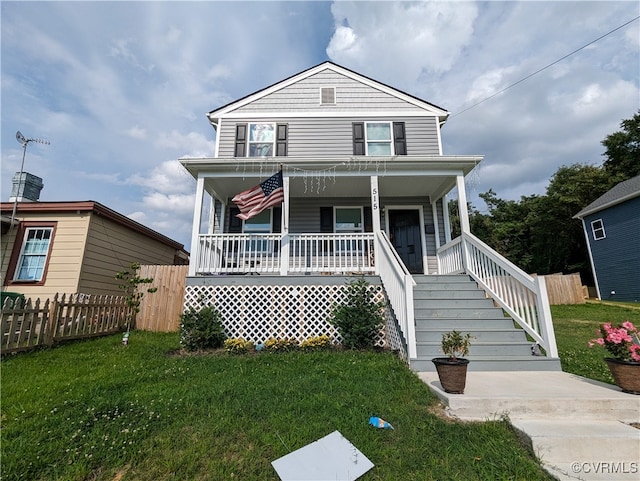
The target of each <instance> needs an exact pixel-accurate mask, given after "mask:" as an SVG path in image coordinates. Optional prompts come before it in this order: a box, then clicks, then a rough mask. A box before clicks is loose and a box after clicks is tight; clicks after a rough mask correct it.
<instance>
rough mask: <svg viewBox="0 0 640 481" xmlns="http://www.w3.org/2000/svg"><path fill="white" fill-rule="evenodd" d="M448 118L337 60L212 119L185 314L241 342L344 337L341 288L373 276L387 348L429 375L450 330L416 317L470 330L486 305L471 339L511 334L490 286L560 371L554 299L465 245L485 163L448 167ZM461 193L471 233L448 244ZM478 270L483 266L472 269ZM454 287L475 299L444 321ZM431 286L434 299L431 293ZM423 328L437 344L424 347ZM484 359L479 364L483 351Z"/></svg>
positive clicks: (470, 160)
mask: <svg viewBox="0 0 640 481" xmlns="http://www.w3.org/2000/svg"><path fill="white" fill-rule="evenodd" d="M448 115H449V113H448V112H447V111H446V110H445V109H443V108H441V107H438V106H436V105H434V104H431V103H429V102H426V101H424V100H421V99H419V98H416V97H415V96H413V95H410V94H407V93H405V92H402V91H400V90H397V89H395V88H393V87H390V86H388V85H385V84H383V83H380V82H377V81H375V80H373V79H371V78H368V77H366V76H363V75H360V74H358V73H356V72H354V71H351V70H349V69H346V68H344V67H341V66H339V65H336V64H334V63H332V62H324V63H322V64H320V65H317V66H315V67H313V68H310V69H308V70H305V71H303V72H300V73H298V74H296V75H293V76H291V77H289V78H287V79H285V80H282V81H280V82H277V83H276V84H273V85H271V86H269V87H266V88H264V89H262V90H260V91H258V92H255V93H253V94H251V95H248V96H246V97H244V98H241V99H239V100H236V101H234V102H231V103H229V104H227V105H224V106H222V107H220V108H218V109H216V110H213V111H211V112H209V114H208V118H209V121H210V123H211V125H212V126H213V128H214V130H215V133H216V147H215V152H214V155H213V157H211V158H183V159H180V162H181V163H182V165H183V166H184V167H185V168H186V169H187V170H188V171H189V173H191V175H192V176H193V177H194V178H195V179H196V181H197V188H196V203H195V215H194V222H193V233H192V244H191V253H192V255H191V261H190V266H189V277H188V278H187V290H186V293H185V307H198V306H201V305H203V304H204V303H209V302H212V303H213V304H215V306H216V307H217V308H218V310H220V311H221V313H222V316H223V319H224V323H225V328H226V330H227V334H228V335H230V336H232V337H244V338H247V339H251V340H253V341H255V342H263V341H264V340H265V339H267V338H269V337H295V338H298V339H299V340H302V339H303V338H305V337H308V336H312V335H318V334H327V333H330V334H335V331H333V328H332V326H330V324H328V322H327V319H328V317H329V313H330V310H331V306H332V304H333V303H334V302H339V301H340V300H341V298H342V296H343V293H344V285H345V281H346V280H348V279H349V277H346V278H345V276H350V275H353V274H357V275H366V276H369V277H367V279H369V280H370V282H371V283H372V285H373V286H375V287H374V288H376V289H378V292H379V294H378V295H380V296H386V298H387V299H388V300H389V302H390V306H391V309H390V310H389V313H390V315H389V320H388V322H387V327H386V329H385V332H384V333H381V339H380V342H381V344H385V345H387V346H390V347H392V348H394V349H399V350H400V351H401V352H402V353H403V354H404V355H405V356H406V357H407V358H408V359H410V360H412V361H413V362H414V363H416V364H415V366H416V367H417V368H418V369H421V368H423V367H424V368H427V367H428V366H426V365H424V366H420V365H419V364H417V363H418V361H419V359H427V358H429V359H430V357H435V356H436V355H437V354H438V353H437V346H439V342H440V339H439V336H440V333H441V331H442V330H450V329H452V328H455V327H456V324H455V323H454V322H448V323H444V324H443V323H442V322H432V323H429V322H427V323H426V324H424V323H422V322H417V321H416V319H417V318H419V319H421V318H423V317H424V316H427V318H428V319H433V318H434V317H435V318H438V317H439V318H441V319H440V320H442V319H443V318H445V317H446V318H447V319H449V320H450V319H455V318H456V317H463V318H467V317H469V316H471V317H473V316H474V315H476V314H477V313H478V309H480V310H482V309H484V308H485V307H487V310H486V311H482V312H481V313H480V315H481V316H486V317H487V322H486V323H485V325H484V326H483V325H481V324H479V323H476V324H474V325H472V326H473V327H477V328H478V329H483V328H486V329H488V327H487V326H489V325H491V324H492V323H491V322H489V319H488V318H489V317H491V318H492V317H493V316H495V315H498V317H499V318H500V317H501V318H503V319H502V320H500V319H498V320H496V322H495V323H494V324H495V325H498V324H500V325H501V326H503V327H504V326H506V327H505V329H506V328H509V329H510V330H513V321H508V323H507V324H508V325H506V324H504V316H503V315H502V311H501V310H500V309H496V308H495V307H494V306H493V302H491V301H489V300H487V299H486V298H485V297H486V295H485V292H484V291H482V290H479V289H478V287H477V283H478V282H479V280H480V279H482V283H483V284H482V287H483V288H484V290H485V291H487V292H489V291H491V290H496V291H498V293H499V294H500V295H502V296H503V297H506V298H507V300H506V301H505V302H506V303H507V304H508V303H509V302H511V304H513V305H508V306H507V308H506V310H507V312H509V314H511V315H516V316H517V317H518V318H519V320H517V321H516V322H518V323H519V324H521V325H522V327H523V328H524V330H522V329H520V332H521V334H522V335H523V339H524V332H527V333H529V334H530V335H531V336H532V337H533V339H535V341H537V342H539V343H540V344H541V345H542V346H544V347H545V349H546V352H547V353H548V354H549V358H552V359H553V358H557V352H556V351H555V340H553V332H552V328H551V327H550V326H551V324H550V317H549V318H548V319H545V317H544V312H543V311H544V309H543V308H541V306H542V305H543V304H544V302H546V294H544V293H543V295H540V291H539V289H538V288H539V286H538V285H537V284H536V285H534V283H535V281H533V280H532V279H531V278H529V277H528V276H527V275H526V274H524V273H523V272H521V271H519V270H517V268H515V266H513V268H514V269H516V271H514V272H516V273H517V274H515V276H516V277H520V278H522V279H521V280H519V281H518V282H521V281H522V282H524V283H525V286H524V287H521V286H522V284H521V283H520V284H518V286H519V287H517V288H515V287H514V288H511V287H506V286H507V284H509V283H513V284H514V286H515V281H513V279H514V276H513V275H512V274H510V273H509V272H508V271H507V270H506V269H511V268H512V266H510V265H509V267H508V268H505V267H503V265H507V261H506V260H504V259H501V258H500V259H499V260H498V261H496V260H494V259H498V257H497V254H495V253H493V252H492V251H490V250H489V249H488V248H487V247H486V246H484V245H483V244H482V243H480V242H479V241H477V240H476V239H475V238H473V236H471V233H470V232H469V222H468V213H467V209H466V205H467V203H466V194H465V183H464V179H465V176H466V175H467V174H469V173H470V172H471V171H472V170H473V168H474V167H475V166H476V165H477V164H478V163H479V162H481V161H482V156H480V155H453V156H447V155H444V154H443V152H442V139H441V130H442V127H443V125H444V124H445V122H446V120H447V117H448ZM252 188H255V189H254V190H252ZM452 190H455V191H456V192H457V198H458V201H459V205H460V219H461V230H462V232H463V238H459V239H457V240H455V241H453V242H452V240H451V234H450V233H451V227H450V225H449V213H448V209H447V198H446V195H447V194H448V193H449V192H451V191H452ZM256 196H257V198H256ZM265 196H267V197H265ZM275 196H277V197H275ZM247 198H249V200H247ZM265 198H266V199H267V200H266V201H265V202H266V203H267V207H268V208H265V209H264V210H261V209H257V210H261V211H260V212H259V213H257V214H256V215H253V216H250V217H248V218H246V217H247V216H244V215H242V214H243V213H245V211H246V209H248V208H247V207H246V204H247V203H251V202H254V203H256V202H258V201H261V200H264V199H265ZM256 199H257V200H256ZM280 201H281V202H280ZM258 203H259V202H258ZM239 215H240V216H239ZM473 249H475V251H474V252H475V254H474V253H472V250H473ZM485 253H486V255H485ZM483 255H485V257H482V256H483ZM492 256H493V257H492ZM472 262H477V266H476V268H474V269H472V270H469V268H468V265H469V264H470V263H472ZM483 269H484V270H486V272H484V273H483V272H482V271H483ZM474 271H477V272H478V273H477V275H474ZM462 273H464V274H466V275H459V274H462ZM442 274H454V275H455V277H453V276H451V277H441V275H442ZM470 276H471V277H470ZM471 278H473V281H471ZM457 281H460V282H461V284H460V285H458V287H460V289H461V291H464V290H469V289H471V290H474V291H475V292H474V293H473V294H471V296H472V297H474V299H471V300H469V301H468V302H467V300H466V299H463V297H464V292H463V294H459V295H460V296H461V297H460V299H459V300H458V301H451V302H449V304H450V305H451V306H453V305H454V304H459V305H460V309H462V310H458V311H453V310H449V311H446V308H447V302H448V301H447V299H446V293H447V292H451V291H453V290H456V289H454V287H455V286H454V283H455V282H457ZM496 282H497V283H498V284H499V285H498V284H492V283H496ZM462 284H464V287H462ZM469 284H471V286H470V287H469ZM433 286H435V287H433ZM543 288H544V287H543ZM433 289H439V290H440V291H441V292H440V293H436V294H429V293H428V292H430V291H432V290H433ZM514 289H521V292H520V291H518V292H516V291H515V290H514ZM536 289H538V290H536ZM425 292H427V293H426V294H425ZM424 296H427V297H424ZM429 296H435V297H434V298H433V300H431V301H430V300H429V298H430V297H429ZM443 296H445V297H443ZM423 297H424V298H423ZM438 297H439V299H438ZM498 302H500V301H498ZM538 302H540V303H542V304H539V305H538V304H536V303H538ZM464 303H466V304H465V305H464V306H463V304H464ZM487 303H488V304H489V305H487ZM489 308H490V309H489ZM443 309H444V310H443ZM546 309H547V311H548V305H547V308H546ZM474 311H475V314H474ZM519 311H523V312H519ZM524 311H526V312H524ZM531 316H533V318H532V317H531ZM493 320H494V319H491V321H493ZM424 329H426V330H433V332H430V333H428V334H425V335H424V336H423V334H421V332H422V331H423V330H424ZM438 329H439V330H438ZM549 329H551V333H550V337H549V332H548V331H549ZM549 339H551V341H550V340H549ZM508 344H509V343H508V342H507V343H505V344H504V348H505V351H504V353H505V355H511V354H513V356H516V355H522V359H521V360H522V361H523V362H524V361H527V362H528V361H530V358H531V356H530V344H531V342H529V341H526V340H521V344H522V345H521V346H517V347H518V353H519V354H514V353H512V352H511V351H512V347H513V346H509V345H508ZM511 344H514V343H511ZM494 350H495V349H494ZM491 351H492V349H491V348H487V352H488V353H489V352H491ZM432 354H433V355H432ZM476 354H477V356H476V359H477V360H481V358H482V356H483V352H482V349H481V348H480V347H476ZM485 357H487V356H485ZM556 360H557V359H556ZM490 364H491V362H490V359H488V358H487V364H486V365H487V366H489V365H490ZM516 364H517V363H516ZM516 364H512V367H513V366H515V365H516ZM481 365H482V363H478V364H477V366H476V367H477V368H480V366H481ZM554 366H556V364H554Z"/></svg>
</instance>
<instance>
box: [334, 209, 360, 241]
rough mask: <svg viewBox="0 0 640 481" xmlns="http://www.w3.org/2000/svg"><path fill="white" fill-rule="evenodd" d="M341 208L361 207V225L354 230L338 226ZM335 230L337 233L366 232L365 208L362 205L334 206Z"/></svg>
mask: <svg viewBox="0 0 640 481" xmlns="http://www.w3.org/2000/svg"><path fill="white" fill-rule="evenodd" d="M340 209H353V210H355V209H360V227H359V228H356V227H354V228H353V230H347V229H346V228H342V229H339V228H338V210H340ZM333 232H335V233H336V234H353V233H356V234H358V233H362V232H364V208H363V207H362V206H361V205H338V206H334V207H333Z"/></svg>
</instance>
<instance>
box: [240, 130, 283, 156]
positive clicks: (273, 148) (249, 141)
mask: <svg viewBox="0 0 640 481" xmlns="http://www.w3.org/2000/svg"><path fill="white" fill-rule="evenodd" d="M256 125H269V126H271V132H272V134H273V138H272V139H271V141H268V140H260V139H258V140H252V139H251V134H252V129H251V127H253V126H256ZM277 128H278V127H277V126H276V123H275V122H249V123H248V124H247V157H253V158H260V157H275V155H276V137H277V136H278V132H277ZM258 144H271V153H270V154H269V155H251V146H252V145H258Z"/></svg>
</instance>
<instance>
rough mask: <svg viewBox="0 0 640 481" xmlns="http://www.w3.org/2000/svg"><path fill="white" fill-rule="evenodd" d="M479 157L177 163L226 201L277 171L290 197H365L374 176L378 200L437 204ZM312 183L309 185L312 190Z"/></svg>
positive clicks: (188, 160)
mask: <svg viewBox="0 0 640 481" xmlns="http://www.w3.org/2000/svg"><path fill="white" fill-rule="evenodd" d="M483 158H484V157H483V156H481V155H465V156H461V155H424V156H380V157H356V156H349V157H344V158H336V157H332V158H326V157H325V158H309V157H304V158H296V157H268V158H235V157H230V158H215V157H214V158H211V157H208V158H207V157H201V158H181V159H179V161H180V163H181V164H182V165H183V166H184V168H185V169H186V170H187V171H188V172H189V173H190V174H191V175H192V176H193V177H194V178H195V179H198V178H199V177H202V178H204V181H205V190H206V191H207V192H209V193H210V194H211V195H213V196H215V197H217V198H219V199H220V200H223V201H224V200H225V199H227V198H229V197H233V196H234V195H235V194H237V193H238V192H241V191H243V190H246V189H249V188H250V187H252V186H254V185H256V184H257V183H258V182H261V181H262V180H264V179H266V178H267V177H269V176H270V175H272V174H273V173H274V172H276V171H277V170H278V169H279V168H280V166H282V169H283V172H284V174H285V176H287V177H288V178H289V179H290V181H289V182H290V183H289V195H290V197H303V196H308V195H311V194H315V195H317V196H319V197H361V196H369V195H370V183H369V178H370V176H373V175H377V176H378V186H379V189H380V192H379V195H380V196H423V197H425V196H428V197H430V198H431V199H434V200H435V199H439V198H441V197H443V196H444V195H446V194H447V193H448V192H449V191H451V190H452V189H453V188H454V187H455V186H456V177H457V176H458V175H463V176H466V175H467V174H469V173H470V172H471V171H472V170H473V168H474V167H475V166H476V165H478V163H480V162H481V161H482V159H483ZM311 184H313V186H312V185H311Z"/></svg>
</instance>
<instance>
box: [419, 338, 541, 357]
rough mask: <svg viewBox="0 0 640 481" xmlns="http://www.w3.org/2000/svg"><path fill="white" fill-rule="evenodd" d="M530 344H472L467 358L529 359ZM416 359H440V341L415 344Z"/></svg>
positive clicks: (492, 342)
mask: <svg viewBox="0 0 640 481" xmlns="http://www.w3.org/2000/svg"><path fill="white" fill-rule="evenodd" d="M531 345H532V343H531V342H528V341H506V342H504V341H503V342H501V341H488V342H477V341H476V342H474V343H472V344H471V346H470V347H469V358H471V357H472V356H493V357H494V358H502V357H511V356H523V357H526V356H529V357H531ZM416 349H417V354H418V357H426V358H429V359H431V358H433V357H442V356H443V354H442V349H441V348H440V341H437V342H418V343H416Z"/></svg>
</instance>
